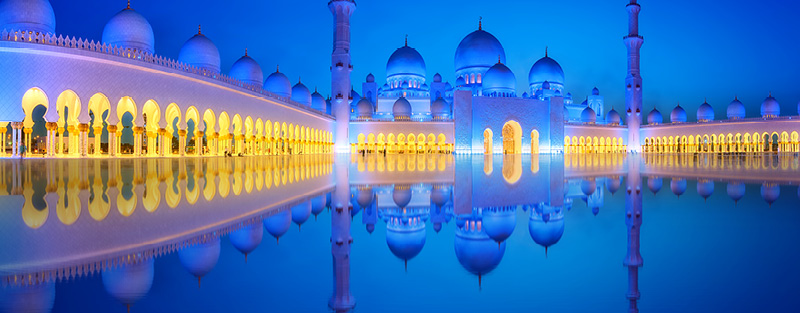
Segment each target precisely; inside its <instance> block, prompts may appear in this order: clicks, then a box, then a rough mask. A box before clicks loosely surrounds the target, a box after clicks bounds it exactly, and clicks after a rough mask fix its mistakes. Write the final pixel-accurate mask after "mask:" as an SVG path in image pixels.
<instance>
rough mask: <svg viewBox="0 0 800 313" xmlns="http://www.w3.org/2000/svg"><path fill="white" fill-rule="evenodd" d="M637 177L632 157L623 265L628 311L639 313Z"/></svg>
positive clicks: (639, 191) (635, 160) (636, 164)
mask: <svg viewBox="0 0 800 313" xmlns="http://www.w3.org/2000/svg"><path fill="white" fill-rule="evenodd" d="M641 179H642V178H641V176H639V160H638V157H633V158H631V159H630V160H628V179H627V180H628V186H627V193H628V194H627V196H626V197H625V225H626V226H627V228H628V253H627V255H626V256H625V260H624V261H623V264H624V265H625V266H627V267H628V292H627V293H626V297H627V298H628V301H630V307H629V309H628V311H629V312H630V313H636V312H639V308H637V301H638V300H639V296H640V295H639V268H640V267H641V266H642V263H643V261H642V255H641V254H640V253H639V231H640V227H641V226H642V180H641Z"/></svg>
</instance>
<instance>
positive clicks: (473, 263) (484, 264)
mask: <svg viewBox="0 0 800 313" xmlns="http://www.w3.org/2000/svg"><path fill="white" fill-rule="evenodd" d="M453 243H454V246H455V250H456V258H457V259H458V263H461V266H462V267H464V269H465V270H467V271H468V272H470V273H472V274H474V275H479V276H482V275H486V274H488V273H489V272H491V271H492V270H493V269H495V268H496V267H497V265H499V264H500V261H502V260H503V254H505V252H506V242H501V243H500V244H499V245H498V244H497V242H496V241H494V239H492V238H489V235H487V234H486V232H483V231H475V230H465V228H459V229H458V230H456V238H455V240H454V242H453Z"/></svg>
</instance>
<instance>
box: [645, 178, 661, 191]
mask: <svg viewBox="0 0 800 313" xmlns="http://www.w3.org/2000/svg"><path fill="white" fill-rule="evenodd" d="M663 186H664V180H663V179H662V178H661V177H650V178H648V179H647V188H648V189H650V192H652V193H653V194H657V193H658V192H659V191H661V187H663Z"/></svg>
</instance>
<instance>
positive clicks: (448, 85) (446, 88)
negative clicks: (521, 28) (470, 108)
mask: <svg viewBox="0 0 800 313" xmlns="http://www.w3.org/2000/svg"><path fill="white" fill-rule="evenodd" d="M462 80H463V79H462ZM444 90H446V91H451V90H453V85H450V83H444ZM798 108H800V104H798Z"/></svg>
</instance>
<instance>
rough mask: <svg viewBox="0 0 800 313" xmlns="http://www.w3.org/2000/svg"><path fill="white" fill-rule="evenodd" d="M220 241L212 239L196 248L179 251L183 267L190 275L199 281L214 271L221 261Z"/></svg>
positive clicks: (191, 247) (197, 245) (195, 246)
mask: <svg viewBox="0 0 800 313" xmlns="http://www.w3.org/2000/svg"><path fill="white" fill-rule="evenodd" d="M220 246H221V245H220V239H219V237H217V238H212V239H210V240H209V241H207V242H204V243H199V244H196V245H194V246H190V247H187V248H184V249H183V250H180V251H178V258H179V259H180V260H181V265H183V268H185V269H186V270H187V271H189V273H191V274H192V275H194V276H195V277H197V279H198V283H199V282H200V281H199V279H200V278H201V277H203V276H205V275H206V274H208V273H209V272H211V270H212V269H214V266H216V265H217V261H219V251H220Z"/></svg>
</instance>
